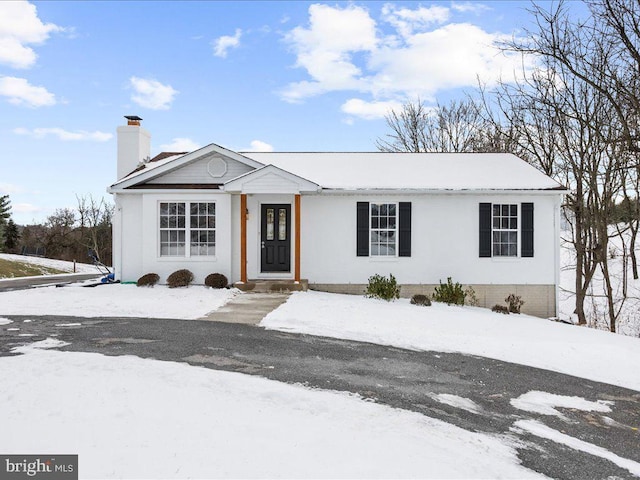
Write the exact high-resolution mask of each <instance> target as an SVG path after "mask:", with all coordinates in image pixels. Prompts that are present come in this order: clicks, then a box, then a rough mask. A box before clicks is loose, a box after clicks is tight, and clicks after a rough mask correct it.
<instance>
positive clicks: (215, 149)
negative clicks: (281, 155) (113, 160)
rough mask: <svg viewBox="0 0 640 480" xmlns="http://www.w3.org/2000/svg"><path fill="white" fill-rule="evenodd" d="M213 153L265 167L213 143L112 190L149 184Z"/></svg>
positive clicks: (256, 166)
mask: <svg viewBox="0 0 640 480" xmlns="http://www.w3.org/2000/svg"><path fill="white" fill-rule="evenodd" d="M212 153H219V154H220V155H223V156H225V157H228V158H230V159H232V160H236V161H238V162H240V163H243V164H245V165H248V166H249V167H253V168H261V167H264V164H262V163H260V162H258V161H256V160H253V159H251V158H248V157H245V156H243V155H240V154H239V153H236V152H234V151H232V150H228V149H226V148H224V147H221V146H220V145H216V144H215V143H211V144H209V145H207V146H206V147H202V148H200V149H198V150H194V151H193V152H191V153H186V154H184V155H182V156H181V157H178V158H176V159H174V160H172V161H170V162H167V163H166V164H164V165H160V166H158V167H156V168H153V169H150V170H148V171H143V172H142V173H140V174H138V175H136V176H134V177H125V178H123V179H122V180H120V181H119V182H116V183H114V184H113V185H111V187H110V188H113V187H116V186H117V187H120V188H128V187H131V186H132V185H137V184H138V183H144V182H147V181H149V180H152V179H154V178H156V177H159V176H162V175H164V174H165V173H168V172H171V171H173V170H176V169H178V168H180V167H182V166H184V165H185V164H187V163H191V162H194V161H196V160H199V159H201V158H202V157H206V156H207V155H210V154H212Z"/></svg>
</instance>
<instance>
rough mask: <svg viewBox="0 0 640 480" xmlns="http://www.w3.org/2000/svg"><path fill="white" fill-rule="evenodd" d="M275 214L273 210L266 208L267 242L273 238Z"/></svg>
mask: <svg viewBox="0 0 640 480" xmlns="http://www.w3.org/2000/svg"><path fill="white" fill-rule="evenodd" d="M274 223H275V212H274V210H273V208H267V240H273V239H274V238H275V233H274V228H275V227H274Z"/></svg>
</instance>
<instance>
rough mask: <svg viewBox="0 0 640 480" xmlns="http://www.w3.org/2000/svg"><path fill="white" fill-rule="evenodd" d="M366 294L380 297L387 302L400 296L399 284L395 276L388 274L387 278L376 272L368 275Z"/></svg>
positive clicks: (370, 296)
mask: <svg viewBox="0 0 640 480" xmlns="http://www.w3.org/2000/svg"><path fill="white" fill-rule="evenodd" d="M366 296H367V297H369V298H381V299H382V300H386V301H387V302H389V301H391V300H394V299H396V298H400V286H398V282H396V277H394V276H393V275H391V274H389V278H387V277H383V276H382V275H378V274H377V273H376V274H375V275H373V276H371V277H369V285H367V291H366Z"/></svg>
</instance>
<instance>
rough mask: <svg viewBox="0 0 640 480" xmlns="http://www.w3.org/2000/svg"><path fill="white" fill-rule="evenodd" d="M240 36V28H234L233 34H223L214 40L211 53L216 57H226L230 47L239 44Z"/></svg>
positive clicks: (236, 46) (235, 46)
mask: <svg viewBox="0 0 640 480" xmlns="http://www.w3.org/2000/svg"><path fill="white" fill-rule="evenodd" d="M241 36H242V30H240V29H239V28H237V29H236V33H235V35H233V36H230V35H223V36H222V37H220V38H217V39H216V40H214V41H213V42H212V43H213V54H214V55H215V56H216V57H220V58H227V52H228V50H229V49H230V48H238V47H239V46H240V37H241Z"/></svg>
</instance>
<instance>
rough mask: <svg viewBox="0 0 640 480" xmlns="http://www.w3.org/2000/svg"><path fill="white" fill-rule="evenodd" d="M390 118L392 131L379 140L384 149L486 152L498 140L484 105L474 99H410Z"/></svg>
mask: <svg viewBox="0 0 640 480" xmlns="http://www.w3.org/2000/svg"><path fill="white" fill-rule="evenodd" d="M386 121H387V125H388V126H389V128H390V130H391V133H390V134H388V135H387V136H386V139H385V138H379V139H378V140H377V141H376V146H377V147H378V150H380V151H383V152H482V151H489V150H490V148H491V147H489V145H492V144H494V143H495V142H494V141H493V140H494V138H493V137H492V135H491V126H490V125H489V124H487V122H486V121H485V118H484V117H483V115H482V108H481V105H479V104H478V103H476V102H475V101H473V100H471V99H465V100H461V101H458V100H453V101H451V102H450V103H449V104H447V105H441V104H438V105H436V106H435V107H433V108H429V107H427V106H425V105H424V103H422V102H421V101H420V99H417V100H416V101H409V102H407V103H405V104H404V105H403V106H402V110H401V111H400V112H396V111H395V110H392V111H391V113H389V114H388V115H387V116H386Z"/></svg>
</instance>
